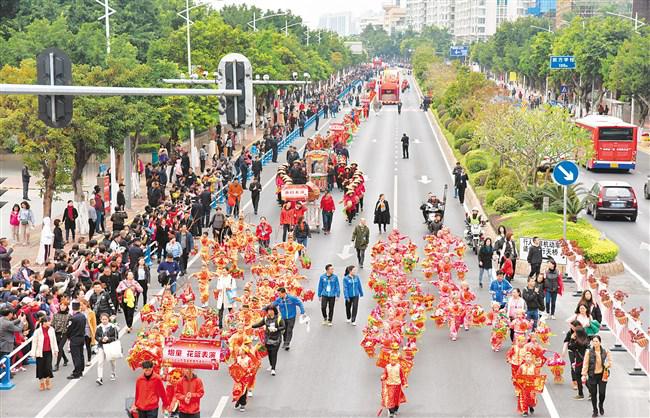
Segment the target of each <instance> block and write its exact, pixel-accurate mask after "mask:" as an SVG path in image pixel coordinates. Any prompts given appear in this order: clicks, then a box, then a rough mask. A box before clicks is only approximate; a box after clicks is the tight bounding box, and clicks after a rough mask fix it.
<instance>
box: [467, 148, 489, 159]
mask: <svg viewBox="0 0 650 418" xmlns="http://www.w3.org/2000/svg"><path fill="white" fill-rule="evenodd" d="M488 158H489V157H488V153H487V152H485V151H483V150H480V149H477V150H473V151H471V152H468V153H467V155H466V156H465V162H467V161H469V160H473V159H481V160H485V161H488Z"/></svg>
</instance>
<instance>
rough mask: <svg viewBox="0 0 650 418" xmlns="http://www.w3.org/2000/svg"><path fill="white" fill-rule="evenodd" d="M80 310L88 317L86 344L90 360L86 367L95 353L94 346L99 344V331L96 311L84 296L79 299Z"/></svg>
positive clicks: (85, 332)
mask: <svg viewBox="0 0 650 418" xmlns="http://www.w3.org/2000/svg"><path fill="white" fill-rule="evenodd" d="M79 303H80V311H81V313H82V314H83V315H84V316H85V317H86V324H87V326H86V327H85V329H84V334H85V335H84V345H85V347H86V355H87V356H88V361H86V367H89V366H90V358H91V357H92V355H93V351H92V348H93V346H95V344H97V341H96V340H95V331H97V315H95V311H93V310H92V309H91V308H90V302H88V300H86V299H84V298H80V299H79Z"/></svg>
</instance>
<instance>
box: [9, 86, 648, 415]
mask: <svg viewBox="0 0 650 418" xmlns="http://www.w3.org/2000/svg"><path fill="white" fill-rule="evenodd" d="M418 103H419V102H418V99H417V97H416V96H415V94H414V93H412V92H411V93H408V94H407V95H406V97H405V100H404V108H403V110H402V115H401V116H398V115H397V112H396V110H395V109H394V108H391V107H384V110H382V112H381V114H380V115H379V116H377V117H375V116H372V117H371V121H369V122H366V123H364V124H363V125H362V128H361V129H360V131H359V133H358V135H357V137H356V139H355V141H354V143H353V145H352V146H351V150H350V152H351V156H352V161H356V162H358V163H359V166H360V167H361V169H362V170H363V171H364V172H365V173H366V175H367V177H368V182H367V195H366V199H365V200H366V205H365V211H364V214H363V216H365V217H366V218H367V219H369V220H370V221H371V220H372V211H373V204H374V201H375V199H376V197H377V196H378V195H379V194H380V193H385V194H386V197H387V199H388V200H389V202H390V204H391V213H392V215H393V219H392V220H393V226H394V227H395V226H396V227H398V228H399V229H400V231H402V232H403V233H406V234H407V235H409V236H410V237H411V238H412V239H413V240H414V242H415V243H417V244H419V245H421V244H422V243H423V240H422V236H423V234H424V233H425V226H424V225H423V224H422V217H421V214H420V212H419V210H418V207H419V205H420V201H421V199H422V198H423V197H424V196H425V195H426V193H427V192H428V191H435V192H440V191H441V190H442V187H443V185H444V184H445V183H448V182H449V181H450V175H449V170H448V167H447V164H446V163H445V161H444V159H443V158H442V156H441V153H440V151H439V148H438V144H437V142H436V141H437V139H436V138H435V137H434V136H433V133H432V130H431V128H430V126H429V122H428V120H427V117H426V115H425V114H424V113H423V112H420V111H418V110H417V109H418ZM402 132H407V133H408V135H409V136H410V137H411V140H412V142H413V144H412V145H411V150H410V151H411V159H409V160H403V159H402V158H401V145H400V143H399V138H400V136H401V134H402ZM300 145H302V143H299V146H300ZM272 168H273V166H270V167H269V168H268V169H265V172H264V173H263V184H266V183H267V182H268V184H269V186H268V187H267V188H266V189H265V190H264V191H263V194H262V202H263V203H262V204H261V210H260V215H265V216H267V217H268V218H269V219H270V220H271V222H272V224H273V225H274V227H275V226H276V225H278V223H279V209H278V208H277V206H276V205H275V203H274V202H275V199H274V191H275V190H274V185H273V174H274V173H272V172H271V169H272ZM422 175H427V176H428V177H429V178H431V179H432V180H433V181H432V182H431V183H428V184H423V183H421V182H418V181H417V179H419V178H421V176H422ZM337 198H338V192H337ZM247 200H248V196H247ZM448 208H449V209H448V212H447V215H446V217H445V222H446V224H447V225H448V226H449V227H450V228H452V230H453V231H454V232H456V233H458V234H459V233H461V231H462V227H463V226H462V225H463V220H462V219H463V211H462V210H461V208H460V205H459V204H458V202H457V201H453V199H452V201H451V202H450V204H449V205H448ZM244 210H245V211H246V213H249V214H250V213H251V212H252V211H251V208H250V204H248V205H247V206H245V208H244ZM256 219H257V218H256V217H255V216H252V215H249V220H250V221H256ZM351 233H352V227H351V226H348V225H347V223H346V222H345V221H344V220H343V216H342V215H341V212H340V210H337V212H336V214H335V217H334V223H333V227H332V234H331V235H328V236H323V235H319V234H314V236H313V238H312V239H311V241H310V242H309V244H308V251H309V253H310V254H311V255H312V260H313V267H312V270H311V271H308V272H307V275H308V284H306V287H307V286H311V287H313V288H315V287H316V284H317V279H318V276H319V275H320V273H321V272H322V269H323V267H324V265H325V264H326V263H333V264H334V266H335V268H336V272H337V273H338V274H339V275H341V273H342V271H343V269H344V267H345V266H346V265H348V264H351V263H353V262H354V259H353V258H349V259H346V260H342V259H341V258H340V257H339V256H337V255H336V253H340V252H341V250H342V248H343V246H344V245H346V244H348V243H349V239H350V236H351ZM273 238H274V240H277V238H278V235H276V234H274V237H273ZM379 238H381V237H380V236H379V234H378V233H377V231H376V229H374V228H371V243H374V242H376V240H377V239H379ZM468 257H469V258H468V264H469V267H470V272H469V276H468V277H469V278H470V279H469V281H470V284H471V285H472V287H473V289H474V290H475V291H476V292H477V293H478V295H479V302H481V303H482V304H484V305H487V303H488V300H489V295H488V293H487V291H486V290H479V289H478V286H477V279H476V277H477V262H476V260H475V259H474V257H473V256H471V255H468ZM197 268H198V267H197V265H196V263H195V264H193V265H192V267H191V268H190V272H193V271H196V270H197ZM368 273H369V271H368V270H365V271H361V277H362V279H363V280H364V282H365V281H366V280H367V274H368ZM247 277H248V276H247ZM516 284H517V285H519V286H523V279H521V278H519V279H517V280H516ZM425 289H428V290H431V286H429V285H426V286H425ZM366 290H367V287H366ZM368 293H369V292H368ZM575 303H576V300H575V299H573V298H572V297H570V296H565V297H563V298H562V299H561V301H560V305H561V306H560V308H559V309H558V312H557V314H556V315H557V317H558V320H557V321H554V322H552V323H551V326H552V327H554V328H555V329H554V331H555V333H556V334H558V336H557V337H555V338H554V339H553V344H552V346H553V347H552V348H553V349H554V350H559V349H560V346H561V340H562V337H563V329H564V328H565V324H564V322H563V320H562V319H564V318H566V317H568V316H569V314H570V311H572V310H573V309H574V307H575ZM373 306H374V301H373V299H372V298H371V297H370V295H367V296H366V297H365V298H363V299H362V300H361V303H360V311H359V322H360V323H362V322H363V321H362V318H365V317H366V315H367V313H368V312H369V311H370V309H371V308H372V307H373ZM306 308H307V312H308V314H309V315H310V316H311V317H312V319H313V326H312V328H311V332H309V333H307V332H306V330H305V328H304V327H302V326H296V330H295V334H294V343H293V344H292V349H291V351H290V352H284V351H282V352H281V353H280V355H279V360H278V368H277V371H278V374H277V376H275V377H272V376H270V375H269V374H268V372H265V371H264V369H265V368H263V369H261V370H260V372H259V373H258V379H257V387H256V391H255V394H254V396H253V398H251V399H250V402H249V406H248V408H247V412H246V415H248V416H254V417H276V416H283V417H287V416H288V417H315V416H367V417H371V416H375V415H376V412H377V410H378V408H379V405H380V397H379V387H380V385H379V376H380V370H379V369H378V368H377V367H376V366H375V365H374V362H373V361H371V360H369V359H368V358H367V356H366V355H365V353H364V351H363V350H362V349H361V347H360V345H359V343H360V341H361V331H362V326H358V327H352V326H350V325H348V324H346V323H345V316H344V311H343V310H344V308H343V303H342V301H338V302H337V305H336V309H335V314H334V326H333V327H331V328H329V327H321V326H320V312H319V306H318V305H317V303H316V302H311V303H307V306H306ZM605 337H606V339H607V342H608V344H611V343H612V339H611V337H610V336H607V335H605ZM133 339H134V336H133V335H132V334H127V335H125V336H124V337H123V345H124V346H125V347H127V346H130V345H131V343H132V341H133ZM419 348H420V351H419V352H418V354H417V355H416V358H415V367H414V369H413V371H412V373H411V375H410V378H409V388H408V389H407V391H406V396H407V398H408V400H409V402H408V403H407V404H406V405H404V406H403V407H402V408H401V411H400V412H401V414H402V416H405V417H410V416H414V417H431V416H485V417H488V416H489V417H495V416H516V405H515V398H514V396H513V392H512V387H511V384H510V379H509V366H508V365H507V364H506V363H505V361H504V358H505V354H504V352H503V351H502V352H501V353H493V352H492V351H491V350H490V347H489V330H487V329H472V330H471V331H470V332H466V333H465V332H463V333H462V334H461V335H460V338H459V340H458V341H457V342H451V341H450V340H449V338H448V336H447V332H446V331H445V330H444V329H435V327H434V326H433V324H432V323H428V324H427V329H426V332H425V334H424V336H423V337H422V338H421V339H420V345H419ZM614 362H615V365H614V368H613V373H612V379H611V382H610V384H609V388H608V390H609V394H608V400H607V403H606V408H607V410H608V413H609V414H610V415H609V416H627V417H637V416H648V415H649V412H650V411H649V409H648V403H647V393H648V382H647V379H643V378H641V379H639V378H630V377H628V376H627V375H626V373H625V370H626V369H627V368H630V367H632V363H631V361H630V359H629V356H627V355H626V354H616V355H615V356H614ZM70 367H71V366H68V367H67V369H69V368H70ZM63 370H64V371H63V373H61V372H60V373H58V374H57V376H56V378H55V385H54V387H55V389H54V390H53V391H51V392H46V393H39V392H38V389H37V385H36V381H35V379H33V378H32V376H31V375H30V376H26V375H25V374H22V375H19V376H18V378H17V379H16V380H17V387H16V388H15V389H14V390H13V391H12V392H10V393H9V394H8V396H7V397H5V394H3V400H2V402H3V408H1V410H0V416H2V417H6V416H12V417H13V416H16V417H23V416H29V417H33V416H37V417H40V416H48V417H90V416H97V417H113V416H123V413H124V412H123V403H124V399H125V398H126V397H128V396H132V393H133V384H134V381H135V378H136V376H137V373H134V372H132V371H130V370H129V369H128V367H127V366H126V364H125V363H124V362H120V364H119V367H118V380H117V382H110V381H106V383H105V384H104V386H103V387H97V386H96V385H95V383H94V379H95V369H94V368H93V369H91V370H90V372H89V374H90V375H89V376H86V377H84V378H83V379H81V380H79V381H74V382H73V383H69V382H68V381H67V380H65V378H64V376H65V375H66V374H67V372H69V370H65V369H63ZM30 373H31V371H30ZM199 375H200V377H201V378H202V379H203V380H204V384H205V388H206V396H205V397H204V398H203V401H202V415H203V416H204V417H210V416H214V417H219V416H242V415H243V414H241V413H239V412H237V411H234V410H233V409H232V407H231V405H232V404H231V403H230V399H229V396H230V391H231V387H232V385H231V379H230V377H229V376H228V374H227V371H226V369H225V368H224V369H223V370H220V371H216V372H204V371H200V372H199ZM567 376H568V374H567ZM548 389H549V391H548V394H547V395H548V396H546V397H545V398H546V401H543V400H542V398H541V397H540V399H539V407H538V409H537V410H536V415H537V416H553V417H557V416H563V417H573V416H576V417H577V416H588V414H589V413H590V406H589V405H588V403H587V402H584V401H583V402H577V401H573V400H571V396H573V392H572V391H571V389H570V386H568V385H566V384H565V385H558V386H555V385H553V384H550V385H549V386H548ZM14 399H15V400H16V402H13V401H12V400H14ZM24 399H29V400H30V402H18V400H24ZM7 402H9V403H10V405H11V407H10V408H7V407H4V405H5V403H7Z"/></svg>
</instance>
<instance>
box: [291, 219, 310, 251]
mask: <svg viewBox="0 0 650 418" xmlns="http://www.w3.org/2000/svg"><path fill="white" fill-rule="evenodd" d="M293 237H294V238H295V240H296V242H297V243H298V244H300V245H302V246H303V249H302V250H300V251H299V252H298V254H299V255H302V254H303V251H306V250H307V242H308V241H309V238H311V231H310V230H309V224H308V223H307V221H305V218H303V217H301V218H299V219H298V223H297V224H296V226H295V227H294V228H293Z"/></svg>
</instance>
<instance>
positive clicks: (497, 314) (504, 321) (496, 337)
mask: <svg viewBox="0 0 650 418" xmlns="http://www.w3.org/2000/svg"><path fill="white" fill-rule="evenodd" d="M488 320H489V322H490V325H491V326H492V334H491V335H490V345H491V346H492V351H495V352H497V351H499V350H501V347H502V346H503V342H504V341H505V339H506V335H507V334H508V326H509V323H510V321H509V320H508V316H507V315H506V313H505V312H504V310H503V309H501V305H500V304H499V302H492V311H491V312H490V313H489V314H488Z"/></svg>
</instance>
